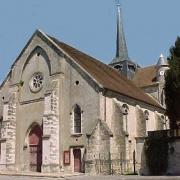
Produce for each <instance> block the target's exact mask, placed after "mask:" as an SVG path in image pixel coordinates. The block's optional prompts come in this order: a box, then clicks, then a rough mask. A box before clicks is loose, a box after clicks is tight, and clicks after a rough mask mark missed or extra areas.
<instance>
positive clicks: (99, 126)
mask: <svg viewBox="0 0 180 180" xmlns="http://www.w3.org/2000/svg"><path fill="white" fill-rule="evenodd" d="M116 47H117V49H116V56H115V58H114V59H113V60H112V61H111V62H110V64H109V65H106V64H104V63H103V62H100V61H99V60H97V59H95V58H93V57H91V56H89V55H87V54H85V53H83V52H81V51H79V50H77V49H75V48H74V47H71V46H70V45H67V44H65V43H63V42H61V41H59V40H58V39H56V38H55V37H52V36H49V35H48V34H46V33H44V32H42V31H41V30H36V31H35V33H34V34H33V35H32V37H31V38H30V40H29V41H28V43H27V44H26V46H25V47H24V48H23V49H22V51H21V53H20V55H19V56H18V57H17V59H16V60H15V62H14V63H13V64H12V67H11V69H10V71H9V73H8V75H7V76H6V78H5V79H4V81H3V82H2V84H1V85H0V171H16V172H30V171H32V172H43V173H50V172H51V173H53V172H56V173H60V172H65V173H75V172H82V173H90V174H98V173H99V174H100V173H102V174H109V173H110V171H111V172H112V171H113V173H116V174H123V173H126V172H133V167H134V166H133V163H134V162H135V163H134V164H135V166H136V170H137V171H138V170H139V169H140V168H141V152H142V148H143V143H144V139H145V137H146V136H147V132H148V131H153V130H162V129H167V128H168V127H169V125H168V121H167V118H166V116H165V115H164V114H165V105H164V93H163V86H164V72H165V71H166V70H167V69H168V64H167V60H166V59H165V58H164V57H163V55H161V56H160V58H159V59H158V61H157V64H156V65H153V66H149V67H145V68H141V67H140V66H139V65H138V64H136V63H135V62H133V60H131V59H130V58H129V56H128V50H127V46H126V40H125V34H124V29H123V21H122V13H121V7H120V6H119V5H118V6H117V44H116Z"/></svg>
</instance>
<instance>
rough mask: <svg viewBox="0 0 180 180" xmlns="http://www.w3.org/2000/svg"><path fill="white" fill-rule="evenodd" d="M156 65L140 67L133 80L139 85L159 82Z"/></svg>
mask: <svg viewBox="0 0 180 180" xmlns="http://www.w3.org/2000/svg"><path fill="white" fill-rule="evenodd" d="M156 73H157V69H156V66H155V65H154V66H148V67H145V68H140V69H138V70H137V72H136V73H135V75H134V78H133V80H132V81H133V82H134V83H135V84H136V86H138V87H145V86H151V85H154V84H156V83H157V81H156Z"/></svg>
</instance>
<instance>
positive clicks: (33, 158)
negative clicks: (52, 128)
mask: <svg viewBox="0 0 180 180" xmlns="http://www.w3.org/2000/svg"><path fill="white" fill-rule="evenodd" d="M28 139H29V166H30V171H35V172H41V165H42V128H41V127H40V126H39V125H38V124H36V125H34V126H32V128H31V130H30V133H29V138H28Z"/></svg>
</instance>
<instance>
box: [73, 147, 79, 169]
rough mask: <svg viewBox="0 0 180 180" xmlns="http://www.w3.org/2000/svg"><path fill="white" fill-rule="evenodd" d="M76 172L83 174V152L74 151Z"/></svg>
mask: <svg viewBox="0 0 180 180" xmlns="http://www.w3.org/2000/svg"><path fill="white" fill-rule="evenodd" d="M73 154H74V172H81V150H80V149H74V150H73Z"/></svg>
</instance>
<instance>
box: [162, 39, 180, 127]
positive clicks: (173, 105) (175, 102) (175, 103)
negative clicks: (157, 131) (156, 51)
mask: <svg viewBox="0 0 180 180" xmlns="http://www.w3.org/2000/svg"><path fill="white" fill-rule="evenodd" d="M168 62H169V70H167V72H166V75H165V97H166V99H165V101H166V107H167V115H168V117H169V120H170V128H171V129H177V128H178V124H177V122H178V121H179V122H180V37H177V40H176V42H175V46H172V47H171V48H170V57H169V58H168Z"/></svg>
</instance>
